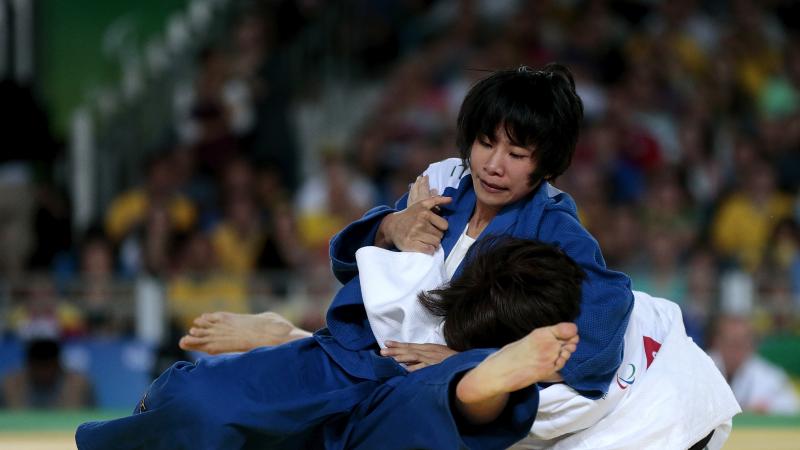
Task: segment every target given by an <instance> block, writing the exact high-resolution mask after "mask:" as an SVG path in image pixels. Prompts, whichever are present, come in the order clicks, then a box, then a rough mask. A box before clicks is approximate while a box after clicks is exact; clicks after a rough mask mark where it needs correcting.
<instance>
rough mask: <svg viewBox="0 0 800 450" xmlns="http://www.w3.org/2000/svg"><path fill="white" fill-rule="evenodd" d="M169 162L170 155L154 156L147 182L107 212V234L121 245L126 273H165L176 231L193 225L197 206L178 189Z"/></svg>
mask: <svg viewBox="0 0 800 450" xmlns="http://www.w3.org/2000/svg"><path fill="white" fill-rule="evenodd" d="M170 162H171V159H170V158H169V156H168V155H154V156H152V157H151V159H150V160H149V161H148V163H147V178H146V180H145V183H144V185H142V186H139V187H135V188H132V189H130V190H128V191H126V192H123V193H122V194H120V195H119V196H117V198H115V199H114V200H113V201H112V203H111V206H110V207H109V209H108V212H107V213H106V218H105V228H106V234H107V235H108V237H109V239H110V240H111V242H113V243H114V244H115V245H119V246H120V258H121V260H122V266H123V267H122V270H123V272H124V273H126V274H137V273H139V272H140V271H141V270H148V271H149V272H151V273H154V274H164V273H165V271H166V270H167V265H168V252H169V250H170V242H171V240H172V237H173V234H174V233H178V232H186V231H188V230H189V229H191V227H192V226H193V225H194V222H195V217H196V211H195V207H194V205H193V204H192V202H191V201H190V200H189V199H188V198H187V197H185V196H184V195H183V194H181V193H180V192H179V191H178V190H177V188H178V186H177V185H176V184H175V180H174V179H173V177H172V168H171V165H170Z"/></svg>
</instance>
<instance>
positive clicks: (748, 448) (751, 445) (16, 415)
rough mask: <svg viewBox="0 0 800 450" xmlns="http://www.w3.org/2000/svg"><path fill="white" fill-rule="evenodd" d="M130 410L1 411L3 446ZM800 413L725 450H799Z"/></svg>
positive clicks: (28, 445) (745, 421)
mask: <svg viewBox="0 0 800 450" xmlns="http://www.w3.org/2000/svg"><path fill="white" fill-rule="evenodd" d="M129 412H130V411H116V410H100V411H72V412H9V411H0V449H9V450H10V449H13V450H67V449H75V448H76V447H75V441H74V437H73V436H74V432H75V428H77V427H78V424H80V423H82V422H86V421H89V420H102V419H111V418H114V417H121V416H124V415H127V414H129ZM798 443H800V416H756V415H750V414H740V415H739V416H737V417H736V418H735V419H734V421H733V433H732V434H731V437H730V439H728V442H727V443H726V444H725V446H724V447H723V448H724V449H725V450H760V449H764V448H769V449H771V450H797V449H798V448H800V445H798Z"/></svg>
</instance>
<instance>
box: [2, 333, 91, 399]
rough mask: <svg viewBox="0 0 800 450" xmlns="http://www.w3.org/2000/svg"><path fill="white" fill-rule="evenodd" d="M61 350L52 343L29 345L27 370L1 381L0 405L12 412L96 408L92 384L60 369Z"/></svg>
mask: <svg viewBox="0 0 800 450" xmlns="http://www.w3.org/2000/svg"><path fill="white" fill-rule="evenodd" d="M60 354H61V346H60V345H59V343H58V341H56V340H52V339H35V340H32V341H30V342H28V346H27V350H26V357H25V367H23V368H22V369H19V370H17V371H15V372H12V373H10V374H8V375H6V376H5V377H4V378H3V381H2V399H1V400H2V401H0V405H2V406H4V407H6V408H9V409H77V408H90V407H93V406H94V392H93V388H92V383H91V381H89V379H88V378H86V377H85V376H84V375H81V374H79V373H76V372H73V371H71V370H69V369H66V368H65V367H64V366H62V365H61V360H60V359H59V358H60Z"/></svg>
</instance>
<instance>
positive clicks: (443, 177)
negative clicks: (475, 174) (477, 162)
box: [422, 158, 470, 194]
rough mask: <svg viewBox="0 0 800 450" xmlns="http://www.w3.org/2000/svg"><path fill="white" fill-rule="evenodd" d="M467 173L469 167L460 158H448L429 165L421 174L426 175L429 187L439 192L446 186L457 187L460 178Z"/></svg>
mask: <svg viewBox="0 0 800 450" xmlns="http://www.w3.org/2000/svg"><path fill="white" fill-rule="evenodd" d="M469 173H470V172H469V167H468V166H467V165H465V164H464V161H462V160H461V158H448V159H445V160H443V161H439V162H435V163H433V164H431V165H429V166H428V168H427V169H425V172H423V173H422V174H423V175H427V176H428V182H429V184H430V187H431V189H436V190H437V191H439V193H440V194H441V193H443V192H444V190H445V189H447V188H458V184H459V183H460V182H461V179H462V178H464V177H465V176H468V175H469Z"/></svg>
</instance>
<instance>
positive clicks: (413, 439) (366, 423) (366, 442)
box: [325, 349, 539, 450]
mask: <svg viewBox="0 0 800 450" xmlns="http://www.w3.org/2000/svg"><path fill="white" fill-rule="evenodd" d="M493 351H494V350H487V349H475V350H469V351H467V352H463V353H459V354H457V355H454V356H451V357H450V358H447V359H445V360H444V361H442V362H441V363H440V364H436V365H433V366H429V367H426V368H424V369H420V370H418V371H415V372H411V373H409V374H408V375H406V376H398V377H394V378H392V379H390V380H388V381H387V382H385V383H383V384H382V385H381V386H379V387H378V388H377V389H376V390H375V391H374V392H373V394H372V395H370V396H369V397H368V398H367V399H366V400H365V401H363V402H362V403H361V404H360V405H359V406H358V407H357V408H356V409H355V410H354V411H353V414H352V415H351V416H350V417H349V418H347V419H342V420H340V421H339V422H338V423H334V424H332V425H331V426H329V427H328V428H326V430H325V436H326V439H325V441H326V448H328V449H348V450H351V449H352V450H354V449H364V450H367V449H376V448H380V449H383V450H392V449H398V450H399V449H409V448H414V449H464V448H467V449H504V448H507V447H509V446H511V445H513V444H514V443H515V442H517V441H519V440H521V439H523V438H524V437H525V436H526V435H527V433H528V432H529V431H530V429H531V426H532V425H533V421H534V419H535V418H536V410H537V409H538V406H539V392H538V389H537V388H536V386H535V385H533V386H530V387H528V388H525V389H522V390H519V391H517V392H514V393H512V395H511V397H510V398H509V402H508V404H507V406H506V408H505V410H504V411H503V413H502V414H501V415H500V417H498V418H497V419H496V420H495V421H493V422H492V423H489V424H486V425H480V426H477V425H472V424H467V423H465V422H464V419H462V418H460V417H459V415H458V413H457V412H456V411H454V410H453V409H452V406H453V399H454V395H455V387H456V385H457V383H458V381H459V380H460V379H461V377H462V376H463V375H464V374H465V373H466V372H467V371H469V370H470V369H472V368H473V367H475V366H477V365H478V364H479V363H480V362H481V361H482V360H483V359H485V358H486V357H487V356H488V355H489V354H491V353H492V352H493Z"/></svg>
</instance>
